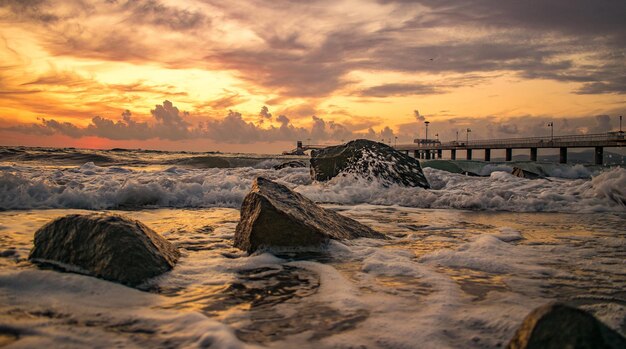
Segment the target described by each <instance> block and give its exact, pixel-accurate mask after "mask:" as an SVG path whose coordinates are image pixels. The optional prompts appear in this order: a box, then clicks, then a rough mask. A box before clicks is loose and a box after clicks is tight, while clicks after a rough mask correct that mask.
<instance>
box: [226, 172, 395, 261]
mask: <svg viewBox="0 0 626 349" xmlns="http://www.w3.org/2000/svg"><path fill="white" fill-rule="evenodd" d="M360 237H367V238H377V239H384V238H386V237H385V235H383V234H381V233H378V232H376V231H374V230H372V229H371V228H369V227H367V226H365V225H363V224H361V223H359V222H357V221H355V220H353V219H351V218H348V217H344V216H342V215H340V214H338V213H335V212H333V211H330V210H327V209H324V208H322V207H320V206H318V205H317V204H315V203H314V202H313V201H311V200H309V199H307V198H305V197H304V196H302V195H301V194H298V193H295V192H293V191H291V190H290V189H289V188H287V187H285V186H284V185H281V184H278V183H275V182H272V181H270V180H269V179H265V178H263V177H259V178H257V179H256V180H255V181H254V183H253V185H252V190H251V191H250V193H248V195H246V197H245V198H244V200H243V204H242V206H241V219H240V221H239V224H237V228H236V230H235V247H238V248H240V249H242V250H245V251H247V252H254V251H256V250H258V249H263V248H270V247H279V248H280V247H286V248H294V247H296V248H297V247H310V246H319V245H321V244H323V243H326V242H328V240H329V239H337V240H343V239H355V238H360Z"/></svg>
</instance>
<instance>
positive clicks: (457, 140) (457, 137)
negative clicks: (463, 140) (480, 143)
mask: <svg viewBox="0 0 626 349" xmlns="http://www.w3.org/2000/svg"><path fill="white" fill-rule="evenodd" d="M456 142H457V143H459V130H456Z"/></svg>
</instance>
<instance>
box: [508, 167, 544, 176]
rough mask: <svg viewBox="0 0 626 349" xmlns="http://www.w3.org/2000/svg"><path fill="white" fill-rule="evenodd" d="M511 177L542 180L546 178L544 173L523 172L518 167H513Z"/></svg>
mask: <svg viewBox="0 0 626 349" xmlns="http://www.w3.org/2000/svg"><path fill="white" fill-rule="evenodd" d="M511 174H512V175H513V176H516V177H520V178H527V179H543V178H546V175H545V174H544V173H535V172H531V171H527V170H524V169H522V168H519V167H513V171H512V172H511Z"/></svg>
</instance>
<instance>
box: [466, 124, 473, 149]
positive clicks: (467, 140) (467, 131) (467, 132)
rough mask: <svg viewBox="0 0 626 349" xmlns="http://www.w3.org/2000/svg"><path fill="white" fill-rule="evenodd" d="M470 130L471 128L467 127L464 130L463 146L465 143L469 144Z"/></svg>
mask: <svg viewBox="0 0 626 349" xmlns="http://www.w3.org/2000/svg"><path fill="white" fill-rule="evenodd" d="M470 132H472V130H470V129H469V128H468V129H467V130H466V132H465V135H466V138H465V146H466V147H467V145H468V144H469V134H470Z"/></svg>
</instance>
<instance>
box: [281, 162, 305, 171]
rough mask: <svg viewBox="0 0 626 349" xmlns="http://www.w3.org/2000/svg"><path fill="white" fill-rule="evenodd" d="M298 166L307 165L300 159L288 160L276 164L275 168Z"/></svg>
mask: <svg viewBox="0 0 626 349" xmlns="http://www.w3.org/2000/svg"><path fill="white" fill-rule="evenodd" d="M288 167H289V168H298V167H306V164H305V163H304V162H302V161H299V160H293V161H287V162H284V163H282V164H280V165H276V166H274V167H273V168H274V169H275V170H282V169H283V168H288Z"/></svg>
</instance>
